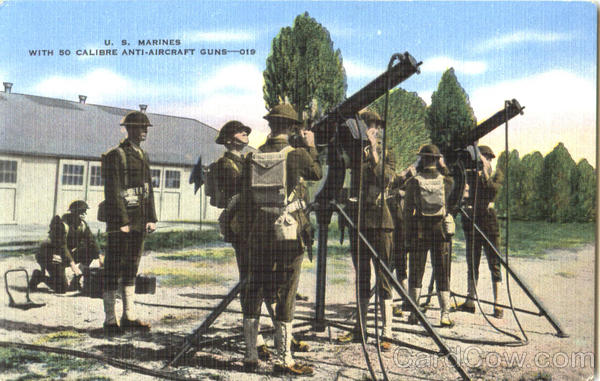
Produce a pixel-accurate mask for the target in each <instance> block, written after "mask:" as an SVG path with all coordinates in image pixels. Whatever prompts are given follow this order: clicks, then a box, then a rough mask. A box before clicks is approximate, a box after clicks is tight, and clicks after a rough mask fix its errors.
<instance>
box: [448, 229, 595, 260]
mask: <svg viewBox="0 0 600 381" xmlns="http://www.w3.org/2000/svg"><path fill="white" fill-rule="evenodd" d="M509 228H510V231H509V242H508V243H509V255H512V256H515V257H543V256H544V254H545V252H546V251H548V250H553V249H575V248H578V247H581V246H583V245H586V244H591V243H594V241H595V238H596V226H595V224H594V223H565V224H560V223H550V222H544V221H512V220H511V221H510V224H509ZM504 236H505V228H504V223H503V222H500V245H499V246H500V247H499V248H498V249H499V250H500V253H501V254H503V255H504V242H505V240H504ZM453 252H454V253H455V254H456V255H465V241H464V234H463V231H462V225H461V223H460V222H459V221H457V224H456V236H455V237H454V242H453Z"/></svg>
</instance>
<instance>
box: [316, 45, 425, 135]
mask: <svg viewBox="0 0 600 381" xmlns="http://www.w3.org/2000/svg"><path fill="white" fill-rule="evenodd" d="M393 57H394V58H397V60H398V61H399V62H398V63H397V64H395V65H394V66H392V67H391V68H390V69H389V70H386V71H385V72H384V73H382V74H381V75H380V76H379V77H377V78H375V79H374V80H372V81H371V82H369V84H367V85H366V86H365V87H363V88H362V89H360V90H359V91H357V92H356V93H354V94H353V95H352V96H350V97H349V98H348V99H346V100H344V101H343V102H342V103H340V104H339V105H337V106H336V107H335V108H334V109H333V110H331V111H330V112H328V113H327V114H325V115H324V116H323V117H322V118H321V119H319V120H317V121H316V122H315V123H313V125H312V127H311V130H312V131H313V132H314V133H315V142H316V144H317V145H320V146H323V145H326V144H328V142H329V141H330V140H331V139H332V138H333V136H334V134H335V131H336V128H337V126H338V125H339V124H340V123H343V122H344V121H345V120H346V119H350V118H354V117H355V116H356V114H357V113H358V112H359V111H360V110H362V109H363V108H365V107H367V106H368V105H370V104H371V103H373V102H374V101H375V100H376V99H377V98H379V97H380V96H382V95H383V94H385V92H386V91H388V90H390V89H392V88H394V87H396V86H397V85H398V84H400V83H401V82H403V81H405V80H406V79H408V78H409V77H410V76H412V75H413V74H415V73H420V71H419V66H420V65H421V64H422V62H417V61H416V60H415V58H414V57H413V56H411V55H410V54H409V53H408V52H404V54H399V53H396V54H395V55H394V56H393ZM344 132H349V131H344ZM344 138H350V136H348V135H346V134H344ZM354 139H356V138H354ZM342 141H344V142H345V141H346V139H342Z"/></svg>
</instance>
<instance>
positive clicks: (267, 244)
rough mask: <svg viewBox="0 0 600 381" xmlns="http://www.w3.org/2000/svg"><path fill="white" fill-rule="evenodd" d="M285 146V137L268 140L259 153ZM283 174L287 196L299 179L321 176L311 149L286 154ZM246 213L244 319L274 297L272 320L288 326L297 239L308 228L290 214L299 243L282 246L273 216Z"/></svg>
mask: <svg viewBox="0 0 600 381" xmlns="http://www.w3.org/2000/svg"><path fill="white" fill-rule="evenodd" d="M286 146H288V140H287V136H286V137H283V136H278V137H274V138H269V139H268V140H267V142H266V143H265V144H264V145H262V146H261V147H260V148H259V150H260V151H261V152H279V151H281V150H282V149H283V148H285V147H286ZM286 171H287V182H288V184H287V186H288V189H287V192H288V195H289V194H290V193H291V192H292V191H293V190H295V189H296V188H297V186H298V184H299V183H300V179H301V178H303V179H305V180H308V181H312V180H319V179H320V178H321V177H322V175H323V174H322V170H321V166H320V164H319V162H318V160H317V151H316V149H315V148H314V147H310V148H296V149H294V150H293V151H291V152H290V153H288V155H287V161H286ZM244 196H246V194H244ZM243 203H244V204H245V205H248V207H249V208H251V203H250V202H249V201H248V200H244V201H243ZM246 211H247V213H246V215H245V221H246V222H245V223H246V224H247V225H246V226H249V227H250V231H249V237H248V242H249V249H250V267H249V269H250V270H249V271H250V277H249V282H248V286H247V288H246V290H245V293H246V297H245V300H246V303H244V305H243V309H244V317H245V318H258V317H259V315H260V307H261V305H262V301H263V298H265V297H267V298H268V297H269V296H270V295H274V298H275V302H276V309H275V319H276V320H277V321H281V322H291V321H292V319H293V318H294V309H295V303H296V291H297V289H298V281H299V279H300V268H301V264H302V259H303V252H304V243H303V242H302V239H301V238H300V237H301V234H302V232H303V231H305V230H306V229H310V228H311V226H310V222H309V220H308V217H307V216H306V213H305V212H304V210H298V211H296V212H293V213H292V215H293V216H294V217H295V218H296V220H297V221H298V239H297V240H295V241H284V242H282V241H275V239H274V232H273V223H274V218H273V216H272V215H269V214H267V213H264V212H262V211H260V210H250V209H246Z"/></svg>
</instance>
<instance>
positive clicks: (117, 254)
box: [102, 139, 157, 291]
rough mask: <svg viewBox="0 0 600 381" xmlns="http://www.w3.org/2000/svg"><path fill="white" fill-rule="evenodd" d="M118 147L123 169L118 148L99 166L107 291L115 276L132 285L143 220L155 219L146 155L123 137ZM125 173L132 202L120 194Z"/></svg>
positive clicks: (112, 286)
mask: <svg viewBox="0 0 600 381" xmlns="http://www.w3.org/2000/svg"><path fill="white" fill-rule="evenodd" d="M119 148H121V149H123V151H124V153H125V157H126V162H127V168H124V167H123V163H122V162H121V155H120V154H119V152H117V149H118V148H115V149H112V150H110V151H109V152H108V153H107V154H106V158H105V160H104V164H105V166H103V168H102V171H103V175H104V176H105V185H104V197H105V203H106V204H105V206H106V230H107V232H108V247H107V252H106V260H105V269H104V277H105V281H104V289H105V290H111V291H114V290H116V289H117V287H118V282H119V278H121V281H122V283H123V285H124V286H133V285H134V282H135V277H136V275H137V270H138V267H139V263H140V259H141V257H142V251H143V247H144V238H145V235H146V223H148V222H156V221H157V218H156V211H155V209H154V192H153V190H152V178H151V175H150V162H149V160H148V156H147V155H146V153H145V152H144V151H143V150H142V149H141V148H140V147H138V146H136V145H135V144H134V143H132V142H131V141H129V140H128V139H125V140H123V141H122V142H121V143H120V144H119ZM125 176H127V182H128V189H130V192H131V194H132V195H133V196H131V197H132V198H133V203H130V204H129V205H128V204H127V201H126V200H125V199H124V198H123V197H122V193H123V192H124V191H126V190H127V189H126V188H125V185H124V182H125ZM127 225H128V226H129V227H130V232H129V233H124V232H122V231H120V228H121V227H122V226H127Z"/></svg>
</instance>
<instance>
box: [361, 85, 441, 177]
mask: <svg viewBox="0 0 600 381" xmlns="http://www.w3.org/2000/svg"><path fill="white" fill-rule="evenodd" d="M371 107H372V108H373V109H374V110H375V111H377V112H378V113H379V115H381V117H382V118H383V117H384V114H385V96H382V97H380V98H379V99H377V100H376V101H375V102H373V104H372V105H371ZM426 110H427V105H426V104H425V101H423V99H421V98H420V97H419V96H418V95H417V93H409V92H408V91H406V90H403V89H400V88H398V89H394V90H393V91H391V92H390V98H389V111H388V120H387V131H386V140H387V147H388V148H389V149H390V151H391V152H392V153H393V154H394V157H395V159H396V169H397V170H398V171H400V170H402V169H404V168H406V167H408V166H409V165H410V164H411V163H412V162H414V161H415V159H416V157H417V156H416V154H417V152H418V150H419V147H421V146H422V145H423V144H427V143H429V141H430V140H429V133H428V131H427V129H426V128H425V113H426Z"/></svg>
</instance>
